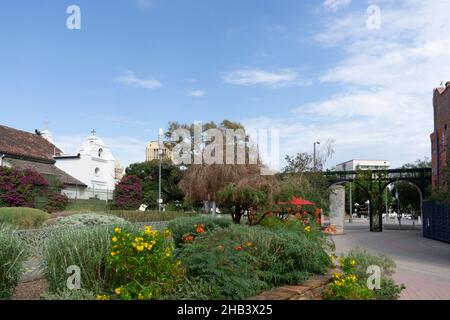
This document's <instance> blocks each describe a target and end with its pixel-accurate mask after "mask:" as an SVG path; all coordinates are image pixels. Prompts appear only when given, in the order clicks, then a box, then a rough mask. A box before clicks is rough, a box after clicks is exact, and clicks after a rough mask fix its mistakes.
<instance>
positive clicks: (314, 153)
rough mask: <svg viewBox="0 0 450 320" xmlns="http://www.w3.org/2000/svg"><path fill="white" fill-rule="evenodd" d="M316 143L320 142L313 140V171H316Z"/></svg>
mask: <svg viewBox="0 0 450 320" xmlns="http://www.w3.org/2000/svg"><path fill="white" fill-rule="evenodd" d="M316 144H320V142H319V141H316V142H314V152H313V171H316V167H317V164H316Z"/></svg>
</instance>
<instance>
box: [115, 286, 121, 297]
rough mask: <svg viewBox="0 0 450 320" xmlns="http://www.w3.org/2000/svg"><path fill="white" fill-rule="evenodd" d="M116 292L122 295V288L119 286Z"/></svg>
mask: <svg viewBox="0 0 450 320" xmlns="http://www.w3.org/2000/svg"><path fill="white" fill-rule="evenodd" d="M114 292H115V293H116V294H117V295H118V296H120V294H121V293H122V288H120V287H119V288H117V289H116V290H114Z"/></svg>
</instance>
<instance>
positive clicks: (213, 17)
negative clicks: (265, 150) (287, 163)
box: [0, 0, 450, 166]
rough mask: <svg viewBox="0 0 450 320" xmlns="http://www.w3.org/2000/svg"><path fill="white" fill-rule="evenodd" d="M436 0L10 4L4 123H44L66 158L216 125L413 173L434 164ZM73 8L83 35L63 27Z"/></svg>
mask: <svg viewBox="0 0 450 320" xmlns="http://www.w3.org/2000/svg"><path fill="white" fill-rule="evenodd" d="M442 2H443V1H437V0H436V1H434V0H431V1H427V2H426V3H423V1H418V0H397V1H386V0H381V1H370V2H366V1H351V0H323V1H299V0H281V1H268V0H265V1H261V0H245V1H242V0H239V1H238V0H214V1H211V0H189V1H187V0H164V1H163V0H116V1H106V0H89V1H87V0H71V1H63V0H41V1H32V2H31V1H25V0H16V1H7V2H6V1H4V2H2V4H1V6H0V40H1V41H2V44H3V45H2V50H1V52H0V58H1V59H0V110H1V115H0V123H1V124H3V125H8V126H12V127H15V128H19V129H23V130H27V131H33V130H34V129H35V128H43V127H44V123H45V121H48V122H49V127H50V130H51V131H52V133H53V135H54V138H55V140H56V142H57V144H58V145H59V146H61V147H62V148H63V149H64V150H65V151H67V152H75V151H76V148H77V146H78V145H79V144H80V143H81V141H82V139H83V138H84V137H86V136H87V135H88V133H89V132H90V131H91V130H92V129H93V128H95V129H96V130H97V132H98V135H99V136H100V137H102V138H104V139H105V140H106V141H107V142H108V144H110V146H111V147H112V151H113V153H114V154H115V155H116V157H117V158H118V159H119V160H120V161H121V162H122V163H123V164H125V165H126V164H129V163H131V162H136V161H142V160H144V156H145V143H146V141H149V140H154V139H155V138H156V135H157V132H158V128H159V127H166V125H167V123H168V122H169V121H180V122H193V121H209V120H214V121H221V120H222V119H231V120H235V121H241V122H242V123H244V124H245V125H246V126H247V127H249V128H277V129H279V130H280V136H281V144H280V147H281V153H282V155H284V154H294V153H296V152H311V149H312V143H313V141H315V140H320V141H326V140H328V139H333V140H334V141H335V156H334V158H333V159H332V160H330V162H329V164H328V165H329V166H331V165H333V164H336V163H338V162H342V161H345V160H349V159H351V158H356V159H361V158H374V159H388V160H391V161H392V163H393V164H394V165H399V164H401V163H404V162H408V161H414V160H415V159H417V158H423V157H424V156H429V154H430V147H429V137H428V135H429V133H431V131H432V105H431V98H432V89H433V88H434V87H436V86H438V85H439V83H440V82H441V81H444V82H445V81H446V80H450V63H449V62H450V50H449V48H450V46H449V40H448V39H445V37H444V39H443V38H442V37H441V36H440V34H442V33H443V32H444V30H445V24H446V22H447V17H446V16H445V14H443V13H445V12H450V11H449V10H448V9H450V5H449V4H448V3H445V2H444V3H442ZM71 4H76V5H78V6H79V7H80V8H81V14H82V15H81V30H68V29H67V28H66V19H67V17H68V16H69V15H68V14H67V13H66V9H67V7H68V6H69V5H71ZM372 4H376V5H377V6H378V7H379V8H380V9H381V18H382V20H381V22H382V24H381V28H380V29H378V30H371V29H369V28H367V26H366V20H367V18H368V16H369V14H368V13H367V11H366V10H367V8H368V7H369V6H370V5H372ZM441 12H443V13H441ZM412 16H413V17H415V19H411V17H412ZM442 28H444V29H442ZM438 62H439V63H438Z"/></svg>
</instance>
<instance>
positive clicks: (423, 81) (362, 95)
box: [243, 0, 450, 166]
mask: <svg viewBox="0 0 450 320" xmlns="http://www.w3.org/2000/svg"><path fill="white" fill-rule="evenodd" d="M378 2H379V5H380V7H381V10H382V27H381V30H369V29H367V28H366V19H367V15H366V13H365V12H364V11H363V12H350V13H349V14H346V15H344V16H334V17H333V18H332V19H331V20H328V21H327V23H326V25H325V29H324V31H323V33H322V34H320V35H318V36H317V37H316V39H317V40H319V41H320V42H321V43H322V44H324V45H327V46H333V47H334V48H335V49H336V50H341V51H343V52H344V53H345V58H344V59H343V60H342V61H339V62H338V63H337V64H336V65H335V66H334V67H332V68H330V69H329V70H327V71H325V72H324V73H323V75H322V77H321V78H320V80H321V81H322V83H324V84H333V85H337V86H338V88H341V91H340V92H339V93H338V94H336V95H334V96H331V97H324V98H323V99H321V100H319V101H317V102H315V103H310V104H307V105H302V106H299V107H297V108H294V109H293V112H292V113H291V115H290V116H289V117H280V118H278V119H269V118H256V119H248V120H247V121H243V122H244V123H245V124H246V125H247V126H249V127H251V128H255V127H256V128H257V127H259V128H267V127H276V128H280V134H281V138H282V141H281V150H282V154H294V153H296V152H302V151H308V152H311V150H312V142H313V141H316V140H326V139H328V138H334V139H335V140H336V154H335V158H334V160H333V161H331V162H330V163H329V165H333V164H336V163H338V162H341V161H345V160H349V159H351V158H375V159H380V158H381V159H384V158H386V159H390V160H391V162H392V164H393V165H394V166H398V165H401V164H402V163H404V162H411V161H414V160H415V159H418V158H423V157H424V156H428V157H429V156H430V149H431V147H430V139H429V134H430V133H431V132H432V130H433V119H432V117H433V108H432V93H433V88H435V87H437V86H438V85H439V83H440V82H441V81H444V82H445V81H447V80H450V39H448V37H446V36H445V34H446V33H445V32H446V31H445V30H446V25H447V24H448V12H450V2H448V1H440V0H430V1H426V2H425V1H419V0H402V1H397V2H395V3H392V2H389V1H384V0H380V1H378Z"/></svg>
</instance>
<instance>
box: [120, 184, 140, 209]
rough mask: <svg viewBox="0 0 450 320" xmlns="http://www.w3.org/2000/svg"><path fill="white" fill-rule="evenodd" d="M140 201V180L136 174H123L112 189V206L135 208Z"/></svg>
mask: <svg viewBox="0 0 450 320" xmlns="http://www.w3.org/2000/svg"><path fill="white" fill-rule="evenodd" d="M141 201H142V181H141V179H139V177H137V176H125V177H123V179H122V180H121V181H120V182H119V183H118V184H117V185H116V189H115V190H114V208H115V209H122V210H136V209H137V208H139V206H140V204H141Z"/></svg>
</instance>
